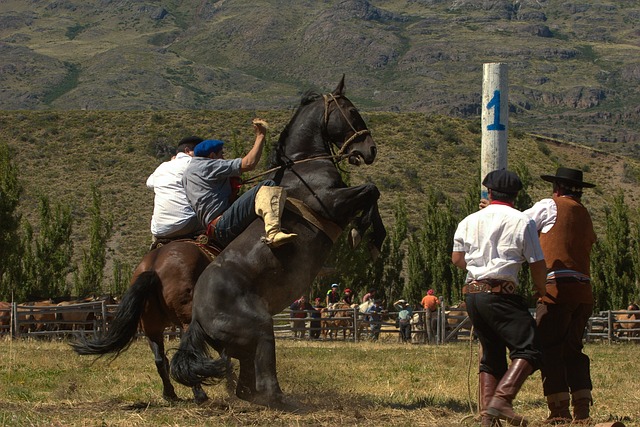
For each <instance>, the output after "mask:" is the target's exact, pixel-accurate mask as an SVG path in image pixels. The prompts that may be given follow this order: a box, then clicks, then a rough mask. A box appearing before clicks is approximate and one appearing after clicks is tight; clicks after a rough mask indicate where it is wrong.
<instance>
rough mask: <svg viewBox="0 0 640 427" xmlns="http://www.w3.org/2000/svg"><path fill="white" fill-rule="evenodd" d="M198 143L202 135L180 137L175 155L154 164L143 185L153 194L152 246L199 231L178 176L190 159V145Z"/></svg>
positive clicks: (200, 227)
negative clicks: (153, 168)
mask: <svg viewBox="0 0 640 427" xmlns="http://www.w3.org/2000/svg"><path fill="white" fill-rule="evenodd" d="M200 142H202V138H199V137H197V136H190V137H186V138H183V139H182V140H181V141H180V143H179V144H178V148H177V150H176V151H177V153H176V156H175V157H174V158H172V159H171V160H169V161H167V162H164V163H162V164H161V165H160V166H158V167H157V168H156V170H155V171H154V172H153V173H152V174H151V175H150V176H149V178H148V179H147V187H149V188H151V189H153V191H154V193H155V197H154V200H153V215H152V216H151V234H152V236H153V243H152V244H151V248H152V249H153V248H154V247H155V244H156V242H157V241H158V240H159V239H174V238H178V237H187V236H192V235H194V234H197V233H199V232H202V231H203V227H202V224H201V223H200V221H199V220H198V218H197V216H196V213H195V212H194V210H193V208H192V207H191V204H190V203H189V200H188V199H187V195H186V193H185V190H184V187H183V185H182V175H183V174H184V171H185V170H186V169H187V166H189V163H190V162H191V158H192V157H193V149H194V147H195V146H196V145H197V144H198V143H200Z"/></svg>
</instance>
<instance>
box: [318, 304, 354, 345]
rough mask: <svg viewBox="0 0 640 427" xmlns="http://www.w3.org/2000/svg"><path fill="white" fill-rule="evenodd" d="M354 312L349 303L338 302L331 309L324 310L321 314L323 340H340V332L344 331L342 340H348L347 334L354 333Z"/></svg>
mask: <svg viewBox="0 0 640 427" xmlns="http://www.w3.org/2000/svg"><path fill="white" fill-rule="evenodd" d="M353 311H354V309H353V308H352V307H351V306H350V305H349V304H347V303H344V302H337V303H335V304H334V305H333V306H332V307H331V308H326V307H325V308H323V309H322V310H320V314H321V319H322V320H321V321H320V324H321V326H320V327H321V331H322V338H323V339H327V336H328V337H329V339H334V338H338V332H339V331H342V339H345V340H346V339H347V334H349V336H351V334H352V333H353Z"/></svg>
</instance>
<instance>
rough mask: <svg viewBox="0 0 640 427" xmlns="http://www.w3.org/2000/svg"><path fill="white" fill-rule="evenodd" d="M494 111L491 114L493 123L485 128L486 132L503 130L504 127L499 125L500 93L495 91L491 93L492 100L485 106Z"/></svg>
mask: <svg viewBox="0 0 640 427" xmlns="http://www.w3.org/2000/svg"><path fill="white" fill-rule="evenodd" d="M492 108H493V109H494V112H493V123H492V124H490V125H489V126H487V130H504V129H505V127H504V125H503V124H500V91H499V90H496V91H494V92H493V98H491V101H489V103H488V104H487V109H489V110H490V109H492Z"/></svg>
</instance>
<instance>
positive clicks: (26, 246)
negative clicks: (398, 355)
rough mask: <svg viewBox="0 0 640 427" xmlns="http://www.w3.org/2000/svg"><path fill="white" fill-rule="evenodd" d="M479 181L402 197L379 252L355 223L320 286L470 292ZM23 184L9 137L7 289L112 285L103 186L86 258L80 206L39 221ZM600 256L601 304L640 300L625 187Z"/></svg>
mask: <svg viewBox="0 0 640 427" xmlns="http://www.w3.org/2000/svg"><path fill="white" fill-rule="evenodd" d="M514 170H515V171H516V172H517V173H518V175H519V176H520V177H521V179H522V181H523V185H524V188H523V190H522V191H521V192H520V194H519V196H518V199H517V200H516V207H517V208H518V209H520V210H524V209H526V208H528V207H530V206H531V205H532V204H533V201H532V199H531V197H530V196H529V193H528V191H527V189H528V188H529V187H530V185H531V183H532V181H533V178H532V177H531V174H530V173H529V171H528V169H527V168H526V166H524V165H523V164H517V165H516V166H515V167H514ZM478 175H479V173H478ZM345 181H347V182H348V176H347V177H345ZM479 181H480V180H479V179H478V180H477V183H476V184H475V185H470V186H469V188H468V190H467V191H466V193H464V194H459V195H458V196H457V197H456V198H455V199H453V198H451V197H448V196H447V195H445V194H444V193H443V192H442V191H439V190H438V189H428V190H426V192H425V194H424V199H423V202H422V204H421V205H420V206H415V207H414V208H415V209H418V210H419V212H420V215H419V218H420V220H419V222H418V223H417V224H410V223H409V221H408V212H407V206H406V202H405V201H404V200H403V199H402V198H401V197H399V198H398V199H397V200H396V202H395V206H394V209H393V222H392V225H391V226H390V227H388V230H387V232H388V235H387V239H386V240H385V242H384V245H383V248H382V251H381V253H380V254H379V256H378V257H377V258H376V259H375V261H372V259H371V251H370V248H369V247H367V245H366V244H362V245H360V247H358V248H356V249H352V248H350V247H349V244H348V239H347V233H348V232H349V230H345V233H344V235H343V236H342V237H341V238H340V239H339V241H338V242H337V244H336V245H335V247H334V249H333V250H332V252H331V254H330V257H329V260H328V263H327V265H328V266H329V267H330V268H328V269H327V271H328V273H325V274H323V275H322V276H320V277H319V278H318V279H316V281H315V282H314V284H313V287H312V289H311V296H320V297H322V299H323V300H324V295H325V293H326V292H327V290H328V288H329V285H330V284H331V283H334V282H335V283H339V284H340V285H341V287H342V289H344V288H347V287H348V288H351V289H352V290H354V291H355V292H356V293H357V294H359V295H360V296H362V295H363V294H364V293H366V292H367V291H368V290H369V289H371V288H375V289H377V291H378V296H379V297H382V298H383V299H384V300H385V301H386V303H387V304H391V303H392V302H393V301H395V300H397V299H399V298H405V299H408V301H410V302H411V303H413V304H415V303H417V302H419V301H420V300H421V299H422V296H423V295H424V293H425V292H426V290H427V289H434V290H435V291H436V294H437V295H441V296H443V297H444V299H445V301H446V302H447V303H449V304H451V303H457V302H459V301H461V300H462V299H463V296H462V293H461V290H462V285H463V284H464V278H465V272H464V271H462V270H460V269H458V268H456V267H455V266H453V265H452V264H451V261H450V258H451V248H452V245H453V234H454V232H455V230H456V227H457V224H458V222H459V221H460V220H461V219H462V218H464V217H465V216H467V215H468V214H470V213H471V212H474V211H476V210H477V209H478V195H479V194H480V187H479ZM21 193H22V186H21V185H20V182H19V179H18V171H17V168H16V167H15V166H14V165H13V163H12V161H11V158H10V152H9V149H8V147H7V145H6V144H0V299H2V300H9V299H13V300H15V301H25V300H34V299H40V298H50V297H60V296H64V295H75V296H87V295H89V294H101V293H104V289H105V288H104V285H103V281H104V270H105V265H106V253H107V244H108V241H109V239H110V237H111V234H112V229H113V221H112V220H111V218H110V216H109V215H105V213H104V212H103V211H102V198H101V194H100V191H99V190H98V188H97V186H96V185H93V186H92V191H91V197H92V204H91V208H90V212H89V213H90V221H91V223H90V229H89V247H88V248H86V249H82V256H81V261H80V265H74V264H73V262H72V260H73V251H74V249H75V248H74V245H73V241H72V239H71V235H72V229H73V216H72V214H71V207H69V206H66V205H63V204H61V203H58V202H51V201H50V200H49V199H48V198H47V197H45V196H40V197H39V199H38V220H39V222H38V224H37V226H33V225H32V224H31V223H29V221H27V220H25V219H23V218H21V217H20V215H19V214H18V207H19V203H20V195H21ZM366 237H367V236H365V239H363V242H366V241H367V239H366ZM591 266H592V279H593V287H594V294H595V297H596V309H597V310H607V309H616V308H618V309H619V308H623V307H626V306H627V304H628V303H629V302H632V301H635V302H637V301H638V299H639V297H640V287H639V281H640V213H639V212H638V211H631V209H630V208H629V207H628V206H627V204H626V203H625V200H624V194H623V193H622V192H620V193H618V194H615V195H613V197H612V199H611V202H610V203H609V204H608V205H607V208H606V212H605V220H604V224H603V225H602V227H601V230H599V236H598V242H597V243H596V245H595V246H594V249H593V253H592V257H591ZM131 272H132V268H131V266H130V265H127V264H125V263H121V262H118V261H117V260H116V261H114V266H113V275H112V276H113V279H112V282H111V284H110V286H109V292H111V293H113V294H116V295H118V294H120V293H122V292H123V291H124V289H126V286H127V285H128V282H129V280H130V278H131ZM520 282H521V286H520V290H519V291H520V292H521V293H522V294H523V295H531V293H532V289H533V286H532V283H531V280H530V278H529V273H528V269H527V268H524V269H523V271H522V272H521V275H520Z"/></svg>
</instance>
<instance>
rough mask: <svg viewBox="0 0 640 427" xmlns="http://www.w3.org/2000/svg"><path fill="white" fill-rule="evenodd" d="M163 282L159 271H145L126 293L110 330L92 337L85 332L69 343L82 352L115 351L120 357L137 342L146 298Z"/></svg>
mask: <svg viewBox="0 0 640 427" xmlns="http://www.w3.org/2000/svg"><path fill="white" fill-rule="evenodd" d="M159 284H160V279H159V277H158V275H157V274H156V272H155V271H145V272H143V273H141V274H140V275H139V276H138V277H137V278H136V280H135V282H133V284H132V285H131V286H130V287H129V289H127V292H125V294H124V295H123V297H122V301H121V302H120V304H119V305H118V309H117V311H116V313H115V316H114V318H113V320H112V321H111V322H110V323H109V329H108V330H107V333H106V334H105V335H103V336H100V337H95V338H93V339H91V340H87V339H86V338H85V337H84V336H81V337H80V338H79V339H78V341H75V342H72V343H70V344H69V345H70V346H71V347H72V348H73V350H74V351H75V352H76V353H78V354H80V355H97V356H102V355H105V354H109V353H115V354H114V356H113V357H114V358H116V357H118V356H119V355H120V353H121V352H123V351H125V350H126V349H127V348H129V346H130V345H131V343H132V342H133V339H134V338H135V336H136V333H137V332H138V324H139V323H140V316H141V315H142V310H143V309H144V305H145V301H146V299H147V297H148V296H149V295H154V294H155V292H154V290H155V289H156V288H157V286H159Z"/></svg>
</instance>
